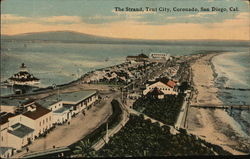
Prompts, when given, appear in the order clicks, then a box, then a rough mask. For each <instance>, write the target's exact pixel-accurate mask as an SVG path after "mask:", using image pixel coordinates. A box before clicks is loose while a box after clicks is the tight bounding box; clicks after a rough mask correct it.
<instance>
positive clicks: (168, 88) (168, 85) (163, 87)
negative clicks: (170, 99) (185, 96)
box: [143, 80, 178, 95]
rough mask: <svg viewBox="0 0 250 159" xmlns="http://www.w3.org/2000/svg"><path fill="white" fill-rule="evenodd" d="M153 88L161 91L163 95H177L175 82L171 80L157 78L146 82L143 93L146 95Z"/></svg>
mask: <svg viewBox="0 0 250 159" xmlns="http://www.w3.org/2000/svg"><path fill="white" fill-rule="evenodd" d="M155 88H158V89H159V90H160V91H162V92H163V93H164V95H178V91H177V87H176V83H175V82H173V81H171V80H157V81H154V82H150V83H148V84H146V89H145V90H144V91H143V95H146V94H147V93H148V92H150V91H151V90H154V89H155Z"/></svg>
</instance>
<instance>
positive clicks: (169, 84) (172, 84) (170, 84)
mask: <svg viewBox="0 0 250 159" xmlns="http://www.w3.org/2000/svg"><path fill="white" fill-rule="evenodd" d="M167 85H168V86H170V87H172V88H174V87H175V86H176V83H175V82H174V81H171V80H170V81H168V83H167Z"/></svg>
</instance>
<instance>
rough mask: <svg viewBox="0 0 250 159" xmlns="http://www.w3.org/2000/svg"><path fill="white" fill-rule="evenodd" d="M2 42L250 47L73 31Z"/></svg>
mask: <svg viewBox="0 0 250 159" xmlns="http://www.w3.org/2000/svg"><path fill="white" fill-rule="evenodd" d="M1 40H22V41H42V42H46V41H58V42H68V43H105V44H149V45H150V44H151V45H214V46H250V44H249V41H228V40H226V41H222V40H142V39H138V40H137V39H119V38H110V37H102V36H95V35H89V34H83V33H79V32H73V31H54V32H35V33H25V34H19V35H12V36H8V35H2V36H1Z"/></svg>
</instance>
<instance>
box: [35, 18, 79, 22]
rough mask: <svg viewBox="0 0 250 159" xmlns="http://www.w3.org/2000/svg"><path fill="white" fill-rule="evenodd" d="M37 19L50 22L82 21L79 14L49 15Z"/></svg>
mask: <svg viewBox="0 0 250 159" xmlns="http://www.w3.org/2000/svg"><path fill="white" fill-rule="evenodd" d="M37 20H38V21H39V20H40V21H43V22H51V23H56V22H61V23H63V22H65V23H66V22H71V23H80V22H81V21H82V20H81V18H80V17H79V16H51V17H44V18H38V19H37Z"/></svg>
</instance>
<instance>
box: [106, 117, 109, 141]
mask: <svg viewBox="0 0 250 159" xmlns="http://www.w3.org/2000/svg"><path fill="white" fill-rule="evenodd" d="M108 127H109V126H108V122H107V124H106V139H105V140H106V143H108V139H109V134H108V130H109V128H108Z"/></svg>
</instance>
